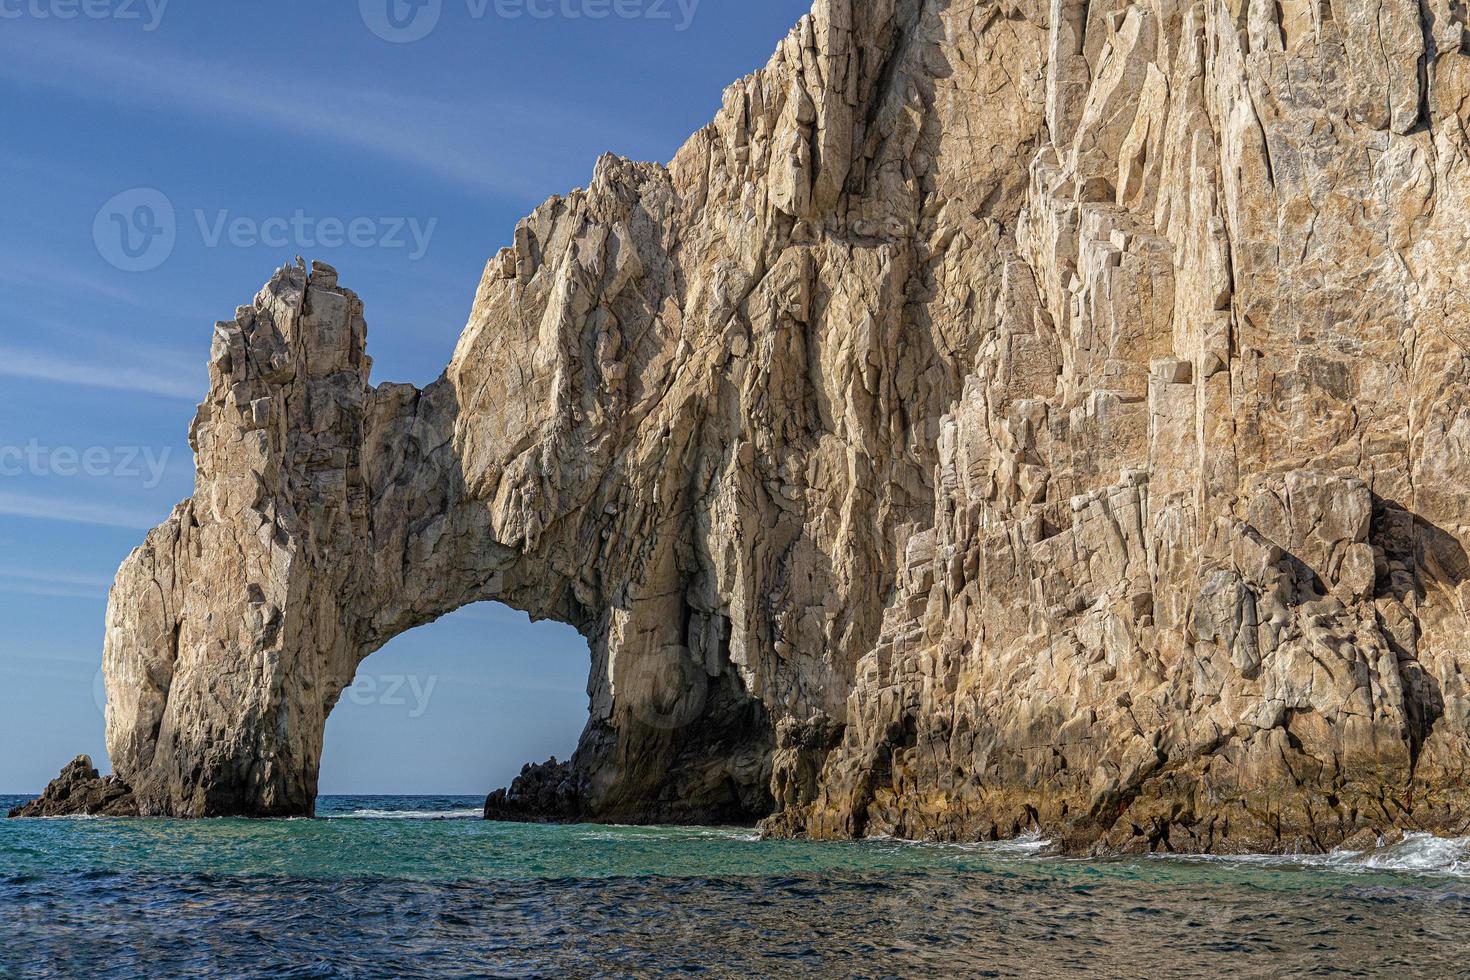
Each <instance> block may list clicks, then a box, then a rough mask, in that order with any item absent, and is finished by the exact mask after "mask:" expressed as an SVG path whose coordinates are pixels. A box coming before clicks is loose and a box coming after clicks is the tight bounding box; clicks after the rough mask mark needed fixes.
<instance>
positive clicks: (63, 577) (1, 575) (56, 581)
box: [0, 565, 112, 592]
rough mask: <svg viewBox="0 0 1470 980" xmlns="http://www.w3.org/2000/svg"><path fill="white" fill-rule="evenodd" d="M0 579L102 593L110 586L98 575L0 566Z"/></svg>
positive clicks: (110, 580)
mask: <svg viewBox="0 0 1470 980" xmlns="http://www.w3.org/2000/svg"><path fill="white" fill-rule="evenodd" d="M0 579H24V580H26V581H29V582H45V583H48V584H51V585H71V586H85V587H89V588H92V589H93V590H96V589H101V590H103V591H104V592H105V591H106V590H107V589H108V588H110V587H111V586H112V579H110V578H103V577H102V576H100V575H77V574H75V573H73V572H55V571H50V570H48V569H41V568H21V567H19V566H16V565H0Z"/></svg>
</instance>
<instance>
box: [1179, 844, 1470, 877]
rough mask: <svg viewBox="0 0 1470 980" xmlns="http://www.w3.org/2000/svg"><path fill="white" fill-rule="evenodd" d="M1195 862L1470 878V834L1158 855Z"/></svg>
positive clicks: (1353, 872) (1355, 872) (1351, 872)
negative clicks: (1320, 847)
mask: <svg viewBox="0 0 1470 980" xmlns="http://www.w3.org/2000/svg"><path fill="white" fill-rule="evenodd" d="M1155 856H1156V857H1163V858H1174V859H1176V860H1177V859H1182V860H1192V861H1215V862H1224V863H1230V864H1248V865H1256V866H1262V867H1279V868H1289V867H1299V868H1316V869H1321V870H1328V871H1338V872H1345V873H1349V874H1357V873H1366V872H1392V873H1398V874H1422V875H1443V876H1449V877H1456V878H1470V837H1436V836H1434V835H1433V834H1425V833H1409V834H1405V835H1404V837H1403V839H1402V840H1400V841H1398V842H1397V843H1394V844H1387V845H1382V846H1379V847H1376V848H1373V849H1372V850H1368V851H1348V850H1341V849H1338V850H1334V851H1330V852H1328V853H1327V854H1243V855H1235V856H1222V855H1190V856H1185V855H1155Z"/></svg>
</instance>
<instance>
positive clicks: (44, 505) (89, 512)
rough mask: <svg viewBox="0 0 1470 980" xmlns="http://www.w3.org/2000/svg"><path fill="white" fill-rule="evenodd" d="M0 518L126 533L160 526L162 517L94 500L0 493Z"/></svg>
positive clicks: (153, 513)
mask: <svg viewBox="0 0 1470 980" xmlns="http://www.w3.org/2000/svg"><path fill="white" fill-rule="evenodd" d="M0 515H4V516H7V517H24V518H30V519H32V520H40V521H59V522H61V523H63V524H86V525H90V526H93V527H118V528H126V529H128V530H130V531H147V530H151V529H152V528H154V527H156V526H157V525H158V524H160V523H162V521H163V518H164V517H165V516H166V514H160V513H155V512H144V511H141V510H136V509H132V508H128V507H121V506H118V505H117V504H110V503H96V502H94V501H79V500H59V499H57V498H55V497H35V496H31V495H30V494H24V493H10V492H8V491H3V490H0Z"/></svg>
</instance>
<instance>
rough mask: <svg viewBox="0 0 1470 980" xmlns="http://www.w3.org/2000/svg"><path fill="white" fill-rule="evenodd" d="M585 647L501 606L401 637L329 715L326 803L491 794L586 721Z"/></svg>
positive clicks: (563, 753) (322, 782) (562, 756)
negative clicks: (347, 798) (331, 798)
mask: <svg viewBox="0 0 1470 980" xmlns="http://www.w3.org/2000/svg"><path fill="white" fill-rule="evenodd" d="M588 662H589V653H588V647H587V641H586V640H585V639H584V638H583V637H582V636H581V634H579V633H578V632H577V631H576V630H575V629H573V628H571V627H570V626H565V625H563V624H560V623H554V622H539V623H533V622H532V621H531V619H530V617H529V616H527V615H526V614H524V613H521V612H517V611H515V610H513V609H511V608H509V607H508V606H505V605H502V604H500V603H495V602H482V603H476V604H474V605H471V606H467V607H465V608H463V609H460V610H458V611H456V612H454V613H451V614H449V615H447V616H444V617H442V618H441V619H439V620H437V621H435V622H433V623H430V624H427V625H424V626H420V627H418V628H416V629H413V630H410V631H408V632H406V633H403V634H402V635H400V636H398V637H396V638H395V639H394V640H392V641H391V642H389V643H388V644H387V645H385V646H384V647H383V648H382V649H381V650H379V651H377V652H376V653H374V654H372V655H371V656H370V657H368V658H367V659H366V660H364V661H363V662H362V664H361V665H360V666H359V668H358V670H357V674H356V677H355V679H354V680H353V683H352V684H351V685H350V686H348V688H347V689H346V690H344V691H343V692H342V695H341V697H340V698H339V699H338V701H337V705H336V707H335V708H334V709H333V710H332V711H331V713H330V714H329V715H328V718H327V724H326V735H325V739H324V743H323V749H322V760H321V769H320V774H319V777H318V795H319V796H410V797H412V796H439V797H471V796H477V797H480V798H483V797H484V794H485V792H486V791H487V789H489V788H491V787H495V786H508V785H510V783H511V781H512V780H513V779H514V778H515V777H516V776H517V775H518V774H519V773H520V771H521V769H522V766H523V765H524V764H525V763H526V762H527V761H530V760H547V759H550V758H552V757H555V758H556V759H559V760H566V759H569V758H570V757H571V755H572V753H573V752H574V751H575V749H576V746H577V740H578V738H579V737H580V735H581V733H582V730H583V728H584V727H585V726H586V723H587V715H588V697H587V671H588Z"/></svg>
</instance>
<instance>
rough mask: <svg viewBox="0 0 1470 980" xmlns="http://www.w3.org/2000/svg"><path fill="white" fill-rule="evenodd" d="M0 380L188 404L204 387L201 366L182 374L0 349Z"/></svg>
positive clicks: (198, 395)
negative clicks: (69, 387)
mask: <svg viewBox="0 0 1470 980" xmlns="http://www.w3.org/2000/svg"><path fill="white" fill-rule="evenodd" d="M0 377H4V378H25V379H28V380H32V381H50V382H52V383H55V384H64V385H77V386H79V387H83V388H101V389H104V390H108V391H129V392H134V393H138V394H145V395H156V396H158V397H160V398H177V399H180V400H183V401H190V402H197V401H199V399H200V396H201V394H202V393H203V391H204V384H205V380H204V370H203V368H202V367H201V368H199V369H197V370H196V371H194V372H193V373H191V374H184V373H179V372H175V371H159V370H157V369H155V368H150V367H141V366H137V365H126V364H116V363H113V364H103V363H97V362H92V363H88V362H86V361H80V360H78V359H76V358H74V357H70V356H67V355H62V354H56V353H50V352H44V351H27V350H19V349H16V348H10V347H0Z"/></svg>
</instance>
